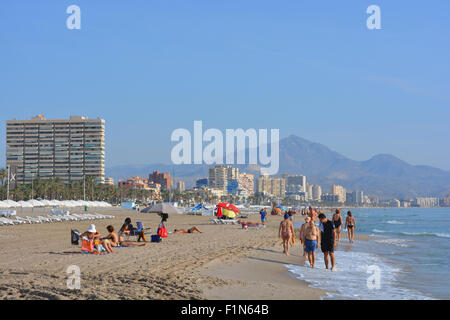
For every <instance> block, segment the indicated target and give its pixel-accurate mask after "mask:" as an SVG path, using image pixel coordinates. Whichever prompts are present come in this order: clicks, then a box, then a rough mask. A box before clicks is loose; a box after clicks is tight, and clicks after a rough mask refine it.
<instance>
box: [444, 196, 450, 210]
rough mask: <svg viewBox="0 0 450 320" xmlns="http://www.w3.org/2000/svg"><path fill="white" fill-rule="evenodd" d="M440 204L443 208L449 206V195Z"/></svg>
mask: <svg viewBox="0 0 450 320" xmlns="http://www.w3.org/2000/svg"><path fill="white" fill-rule="evenodd" d="M442 204H443V205H444V206H447V207H448V206H450V195H449V196H447V197H445V198H443V199H442Z"/></svg>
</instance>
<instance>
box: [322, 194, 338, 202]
mask: <svg viewBox="0 0 450 320" xmlns="http://www.w3.org/2000/svg"><path fill="white" fill-rule="evenodd" d="M320 200H322V201H325V202H331V203H337V202H339V196H338V195H337V194H329V193H325V194H322V196H321V197H320Z"/></svg>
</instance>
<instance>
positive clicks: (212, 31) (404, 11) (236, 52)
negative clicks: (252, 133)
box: [0, 0, 450, 171]
mask: <svg viewBox="0 0 450 320" xmlns="http://www.w3.org/2000/svg"><path fill="white" fill-rule="evenodd" d="M20 2H21V1H17V2H14V1H4V2H2V3H1V4H0V8H1V10H0V30H1V31H0V40H1V41H2V43H4V50H3V51H2V53H1V54H0V55H1V57H2V59H1V61H0V67H1V68H2V71H3V72H2V73H3V77H1V78H0V85H1V86H2V88H4V92H3V93H2V96H1V98H0V107H1V110H2V114H1V116H0V132H1V134H2V135H3V134H4V133H5V121H6V120H9V119H13V118H16V119H29V118H30V117H32V116H36V115H38V114H43V115H45V116H46V117H47V118H49V119H54V118H68V117H69V116H71V115H85V116H88V117H89V118H97V117H101V118H103V119H105V120H106V122H107V123H108V132H107V135H106V153H107V154H108V157H107V161H106V164H105V166H106V167H107V168H108V167H111V166H116V165H127V164H144V163H170V149H171V147H172V146H173V144H172V143H171V142H170V134H171V132H172V131H173V130H175V129H177V128H188V129H191V127H192V122H193V121H194V120H202V121H203V123H204V124H205V127H213V128H218V129H220V130H222V131H224V130H225V129H226V128H244V129H247V128H279V129H280V137H281V138H283V137H287V136H289V135H291V134H295V135H297V136H300V137H303V138H306V139H308V140H311V141H316V142H320V143H323V144H325V145H327V146H330V147H331V148H332V149H333V150H336V151H339V152H340V153H342V154H345V155H346V156H347V157H349V158H351V159H355V160H367V159H370V158H371V157H372V156H374V155H376V154H380V153H388V154H393V155H395V156H396V157H398V158H400V159H403V160H405V161H407V162H408V163H411V164H413V165H430V166H434V167H437V168H441V169H443V170H447V171H449V170H450V162H449V161H448V159H449V158H450V149H449V148H446V146H448V141H447V137H448V136H449V135H450V127H449V126H448V119H449V118H450V113H449V112H450V111H449V108H448V104H449V101H450V96H449V92H450V90H449V89H450V84H449V83H448V80H447V78H446V77H445V76H444V75H446V74H448V71H450V63H449V61H448V56H449V53H450V45H449V44H448V41H445V40H444V39H447V38H448V36H449V35H450V31H449V30H450V28H449V24H450V22H449V21H448V19H447V17H446V15H445V12H448V11H449V10H450V4H449V3H448V2H439V3H433V4H427V5H425V4H420V5H419V4H411V3H409V2H406V1H404V2H401V1H400V2H395V3H392V2H389V1H378V2H377V4H378V5H379V6H380V8H381V17H382V29H381V30H368V29H367V28H366V24H365V23H366V19H367V14H366V12H365V10H366V8H367V7H368V6H369V5H370V4H372V3H371V2H369V1H362V2H360V3H357V4H348V3H347V4H345V3H328V4H327V5H326V6H323V5H320V4H316V3H299V2H297V1H287V2H285V3H284V4H283V6H280V5H279V4H275V3H272V2H270V1H258V2H252V1H250V2H247V3H239V2H237V1H228V2H226V3H214V4H212V3H208V2H205V1H200V2H198V3H191V4H188V3H183V2H180V1H173V2H171V3H170V4H161V3H160V4H155V3H148V2H145V1H137V2H135V5H134V6H129V5H126V3H125V2H123V3H109V2H108V5H107V6H106V5H105V2H101V1H99V2H95V3H92V2H89V1H83V0H80V1H78V3H77V5H79V6H80V8H81V12H82V17H83V18H82V19H83V22H82V28H81V30H68V29H67V28H66V25H65V21H66V18H67V17H68V15H67V14H66V8H67V6H68V5H70V4H72V3H70V1H61V2H58V3H57V4H55V3H54V2H50V1H40V2H39V3H33V2H30V3H28V5H27V6H25V7H24V6H21V5H20V4H19V3H20ZM236 9H239V10H236ZM268 21H270V22H271V23H267V22H268ZM430 21H433V22H432V23H430ZM11 30H14V33H12V32H11ZM12 34H14V36H12ZM24 92H26V94H23V93H24ZM167 110H170V111H171V112H170V116H167ZM255 110H257V112H255ZM0 148H1V149H2V150H4V149H5V143H4V139H0ZM0 165H1V166H4V165H5V156H4V153H3V152H1V153H0Z"/></svg>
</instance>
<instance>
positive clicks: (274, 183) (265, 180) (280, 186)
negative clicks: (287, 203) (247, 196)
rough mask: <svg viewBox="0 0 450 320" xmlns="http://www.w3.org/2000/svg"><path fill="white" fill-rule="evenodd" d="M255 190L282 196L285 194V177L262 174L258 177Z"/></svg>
mask: <svg viewBox="0 0 450 320" xmlns="http://www.w3.org/2000/svg"><path fill="white" fill-rule="evenodd" d="M256 190H257V192H258V193H261V194H265V195H272V196H275V197H279V198H284V196H285V195H286V179H284V178H270V177H269V176H267V175H264V176H262V177H260V178H258V180H257V183H256Z"/></svg>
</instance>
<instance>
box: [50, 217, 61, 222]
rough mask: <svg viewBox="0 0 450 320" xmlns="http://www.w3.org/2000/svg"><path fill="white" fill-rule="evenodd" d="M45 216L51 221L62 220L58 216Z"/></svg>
mask: <svg viewBox="0 0 450 320" xmlns="http://www.w3.org/2000/svg"><path fill="white" fill-rule="evenodd" d="M47 218H48V219H50V220H51V221H52V222H61V221H62V219H61V218H60V217H58V216H52V215H47Z"/></svg>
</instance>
